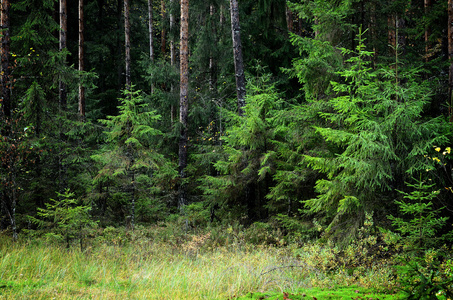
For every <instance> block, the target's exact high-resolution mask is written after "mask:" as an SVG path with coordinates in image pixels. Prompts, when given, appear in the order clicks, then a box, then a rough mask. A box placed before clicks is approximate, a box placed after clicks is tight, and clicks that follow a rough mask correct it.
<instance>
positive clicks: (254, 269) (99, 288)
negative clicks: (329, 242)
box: [0, 235, 390, 299]
mask: <svg viewBox="0 0 453 300" xmlns="http://www.w3.org/2000/svg"><path fill="white" fill-rule="evenodd" d="M0 239H1V240H0V299H234V298H236V297H239V296H243V297H245V298H241V299H247V298H246V296H244V295H247V294H248V293H250V292H253V293H254V294H253V295H254V296H253V298H254V299H260V298H259V297H258V295H260V294H258V293H269V294H266V296H271V295H274V296H275V298H270V299H283V296H284V295H285V294H283V293H288V295H289V294H292V295H299V296H300V295H303V294H304V293H306V294H307V295H309V294H310V295H311V294H313V293H316V294H313V295H318V296H316V297H318V299H329V298H323V297H324V296H322V293H324V292H323V291H326V290H327V291H329V290H330V292H331V293H332V288H333V287H335V286H338V285H341V286H350V285H361V286H365V287H367V288H368V290H367V291H366V293H369V292H371V291H376V290H377V288H379V287H381V292H386V293H390V289H389V287H388V281H389V277H388V275H389V273H388V272H386V271H382V272H380V274H381V275H380V277H379V276H377V275H376V272H377V271H376V270H373V269H370V270H369V272H368V273H366V272H365V273H363V274H362V276H360V278H358V277H357V276H356V275H357V274H351V275H348V273H347V272H345V271H344V270H341V269H338V270H331V269H329V268H323V267H322V266H321V265H319V263H322V260H323V259H328V258H329V256H328V255H324V256H323V257H319V253H317V254H315V253H312V254H311V255H310V253H308V251H309V249H308V248H307V252H306V253H304V255H303V256H301V255H294V249H291V248H289V247H287V248H276V247H269V246H253V245H246V244H243V243H235V244H230V245H223V246H213V244H210V241H212V238H210V237H209V235H198V236H197V235H193V236H190V237H188V238H187V239H186V240H185V241H182V242H181V243H180V244H179V245H175V244H172V243H168V242H162V241H156V240H155V239H147V238H140V239H137V240H135V241H133V242H129V243H123V244H122V245H119V244H117V243H112V240H110V241H109V242H107V241H105V240H103V241H102V242H98V243H93V244H92V245H91V246H89V247H87V248H86V249H85V251H83V252H81V251H80V249H79V248H77V247H73V248H70V249H66V248H64V247H62V246H59V245H55V244H49V243H44V242H42V241H41V242H36V240H35V241H30V242H26V241H22V242H18V243H14V244H13V243H11V242H10V241H9V239H7V238H1V237H0ZM299 250H300V249H299ZM315 250H316V249H315ZM318 250H319V249H318ZM318 250H316V251H318ZM380 281H382V282H380ZM383 282H386V284H387V286H384V285H383ZM313 287H319V288H323V290H316V289H312V288H313ZM382 287H385V288H382ZM301 289H303V290H301ZM334 290H339V289H338V288H335V289H334ZM356 290H357V288H355V290H353V291H352V292H355V291H356ZM271 292H273V293H274V294H270V293H271ZM364 293H365V292H364ZM261 295H264V294H261ZM320 295H321V297H319V296H320ZM354 295H356V296H357V294H354ZM255 296H257V297H258V298H255ZM277 296H280V298H276V297H277ZM249 299H250V294H249ZM291 299H299V298H291ZM331 299H334V298H331ZM337 299H341V298H337ZM349 299H350V298H349ZM380 299H384V298H380Z"/></svg>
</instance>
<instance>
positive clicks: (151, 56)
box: [148, 0, 154, 61]
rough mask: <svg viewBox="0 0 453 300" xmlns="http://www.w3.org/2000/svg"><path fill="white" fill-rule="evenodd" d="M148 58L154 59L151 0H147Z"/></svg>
mask: <svg viewBox="0 0 453 300" xmlns="http://www.w3.org/2000/svg"><path fill="white" fill-rule="evenodd" d="M148 29H149V59H150V60H151V61H154V45H153V44H154V38H153V29H154V27H153V0H148Z"/></svg>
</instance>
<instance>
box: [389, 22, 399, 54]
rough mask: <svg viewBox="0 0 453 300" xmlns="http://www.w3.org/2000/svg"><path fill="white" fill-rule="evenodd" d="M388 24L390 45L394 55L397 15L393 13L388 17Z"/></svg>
mask: <svg viewBox="0 0 453 300" xmlns="http://www.w3.org/2000/svg"><path fill="white" fill-rule="evenodd" d="M387 26H388V34H387V39H388V44H389V45H390V49H389V50H390V55H391V56H394V55H395V51H396V48H397V47H396V18H395V15H394V14H392V15H390V16H389V17H388V18H387Z"/></svg>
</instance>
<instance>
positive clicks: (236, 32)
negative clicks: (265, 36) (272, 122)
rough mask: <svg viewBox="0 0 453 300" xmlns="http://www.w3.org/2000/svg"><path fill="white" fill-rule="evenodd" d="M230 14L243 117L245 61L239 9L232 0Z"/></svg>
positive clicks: (239, 99)
mask: <svg viewBox="0 0 453 300" xmlns="http://www.w3.org/2000/svg"><path fill="white" fill-rule="evenodd" d="M230 12H231V35H232V37H233V53H234V71H235V74H236V93H237V98H238V112H239V115H240V116H243V115H244V106H245V96H246V90H245V74H244V61H243V59H242V45H241V32H240V23H239V7H238V1H237V0H230Z"/></svg>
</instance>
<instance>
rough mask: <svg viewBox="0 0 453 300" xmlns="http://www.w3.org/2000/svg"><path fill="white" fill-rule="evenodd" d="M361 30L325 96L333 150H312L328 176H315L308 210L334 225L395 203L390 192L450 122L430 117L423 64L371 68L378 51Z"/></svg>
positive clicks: (311, 161)
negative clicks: (420, 70)
mask: <svg viewBox="0 0 453 300" xmlns="http://www.w3.org/2000/svg"><path fill="white" fill-rule="evenodd" d="M362 36H363V33H362V32H361V31H360V32H359V34H358V36H357V47H356V49H354V51H352V50H347V49H342V53H343V55H344V56H345V58H346V61H345V65H346V68H345V69H344V70H343V71H339V72H338V75H339V76H340V80H338V81H333V82H331V86H332V89H333V91H334V92H335V96H334V97H331V98H329V99H328V100H327V101H326V100H318V101H326V104H327V106H326V107H325V109H324V110H323V111H321V112H319V113H318V114H319V116H320V117H321V118H322V119H324V123H323V124H322V125H321V126H319V125H318V126H315V127H314V128H315V130H316V132H317V133H318V134H319V135H321V136H322V138H323V139H324V141H325V142H326V146H327V147H328V148H327V149H328V150H329V151H327V152H323V153H322V152H321V153H318V154H310V155H305V161H306V162H307V163H308V165H309V166H310V167H311V168H312V169H313V170H317V171H318V172H320V173H323V174H325V175H324V176H325V177H324V178H322V179H319V180H318V181H317V182H316V185H315V189H316V191H317V193H318V196H317V197H316V198H313V199H310V200H307V201H305V202H304V203H305V206H306V208H307V210H308V211H309V212H311V213H316V214H318V215H323V216H324V217H326V219H325V220H326V221H327V222H328V225H329V226H328V228H327V232H329V231H330V230H332V229H333V228H334V227H336V226H337V225H339V224H342V225H343V226H345V225H346V224H349V225H351V222H357V221H359V220H361V219H363V215H364V214H363V212H364V211H366V210H374V209H375V208H382V207H383V206H386V205H388V204H389V203H385V202H384V203H383V201H385V199H386V196H385V195H386V193H387V192H391V190H392V189H393V188H394V187H397V188H398V187H400V186H402V184H403V182H404V178H406V176H408V175H411V174H414V173H415V172H417V171H420V170H423V169H424V168H425V167H426V166H425V162H423V161H422V160H419V159H418V157H419V155H420V154H422V153H423V152H424V151H426V150H427V149H428V148H429V147H432V146H433V145H434V144H442V143H444V142H445V141H446V137H445V136H444V135H443V134H442V131H443V128H444V127H445V126H446V123H445V122H444V121H443V120H442V119H441V118H434V119H430V120H429V121H425V120H424V118H423V109H424V108H425V106H426V105H427V104H429V103H430V98H429V95H430V93H429V87H428V85H427V84H425V83H423V82H421V80H420V77H419V75H418V73H417V70H412V71H411V72H404V70H401V67H400V66H398V65H394V66H393V67H391V68H388V67H384V68H381V69H377V70H374V69H372V68H371V61H370V57H371V55H372V54H373V53H372V52H369V51H366V50H365V44H364V39H363V37H362ZM398 69H400V70H398ZM390 204H391V203H390ZM358 215H359V216H362V217H360V218H357V217H356V216H358ZM356 225H358V224H356ZM352 228H357V226H354V227H352ZM336 229H341V227H336ZM352 231H353V230H352ZM352 231H351V229H350V228H349V229H348V230H347V232H348V233H351V232H352ZM339 232H340V231H339Z"/></svg>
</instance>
